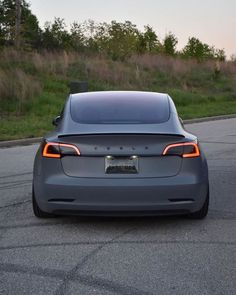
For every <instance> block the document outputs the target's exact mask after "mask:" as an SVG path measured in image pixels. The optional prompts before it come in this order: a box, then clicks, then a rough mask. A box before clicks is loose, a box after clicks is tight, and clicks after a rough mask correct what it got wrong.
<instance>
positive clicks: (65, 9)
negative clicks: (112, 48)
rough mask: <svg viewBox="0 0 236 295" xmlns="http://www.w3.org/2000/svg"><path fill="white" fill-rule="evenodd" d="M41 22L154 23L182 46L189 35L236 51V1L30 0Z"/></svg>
mask: <svg viewBox="0 0 236 295" xmlns="http://www.w3.org/2000/svg"><path fill="white" fill-rule="evenodd" d="M29 2H30V3H31V9H32V12H33V13H34V14H35V15H36V16H37V17H38V19H39V21H40V25H41V26H43V24H44V23H45V22H46V21H53V19H54V17H60V18H64V19H65V21H66V23H67V24H68V25H70V24H71V23H73V21H78V22H83V21H85V20H88V19H92V20H95V21H97V22H103V21H106V22H110V21H111V20H116V21H122V22H123V21H125V20H129V21H131V22H133V23H134V24H136V25H137V26H138V28H140V29H143V26H144V25H147V24H149V25H151V26H152V27H153V28H154V29H155V31H156V32H157V34H158V36H159V38H160V39H163V37H164V36H165V34H166V33H168V32H169V31H171V32H172V33H174V34H175V35H176V36H177V38H178V39H179V45H178V47H179V48H182V47H183V46H184V45H185V44H186V43H187V41H188V37H192V36H194V37H197V38H199V39H200V40H201V41H203V42H205V43H207V44H209V45H215V46H216V47H217V48H220V49H221V48H224V49H225V51H226V53H227V55H228V57H230V55H231V54H236V0H162V1H161V0H156V1H155V0H83V1H82V0H29Z"/></svg>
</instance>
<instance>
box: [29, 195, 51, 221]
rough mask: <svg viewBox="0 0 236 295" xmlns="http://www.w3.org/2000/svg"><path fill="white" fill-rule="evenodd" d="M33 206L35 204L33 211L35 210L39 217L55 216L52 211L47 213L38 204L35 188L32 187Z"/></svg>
mask: <svg viewBox="0 0 236 295" xmlns="http://www.w3.org/2000/svg"><path fill="white" fill-rule="evenodd" d="M32 206H33V212H34V215H35V216H36V217H38V218H52V217H55V216H54V215H53V214H50V213H46V212H44V211H42V210H41V209H40V208H39V206H38V204H37V201H36V199H35V194H34V189H32Z"/></svg>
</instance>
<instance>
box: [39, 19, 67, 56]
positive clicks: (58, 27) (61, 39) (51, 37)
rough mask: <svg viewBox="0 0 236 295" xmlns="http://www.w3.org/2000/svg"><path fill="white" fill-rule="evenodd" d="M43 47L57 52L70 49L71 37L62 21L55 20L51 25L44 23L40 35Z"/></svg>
mask: <svg viewBox="0 0 236 295" xmlns="http://www.w3.org/2000/svg"><path fill="white" fill-rule="evenodd" d="M42 42H43V47H45V48H47V49H53V50H59V49H68V48H70V47H71V35H70V34H69V32H68V31H67V30H66V25H65V21H64V19H61V18H55V19H54V22H53V23H50V22H46V23H45V26H44V31H43V33H42Z"/></svg>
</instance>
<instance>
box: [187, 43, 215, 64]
mask: <svg viewBox="0 0 236 295" xmlns="http://www.w3.org/2000/svg"><path fill="white" fill-rule="evenodd" d="M183 55H184V56H186V57H192V58H196V59H197V60H199V61H200V60H203V59H212V58H214V57H215V54H214V48H213V47H210V46H209V45H207V44H205V43H202V42H201V41H200V40H199V39H197V38H194V37H192V38H189V40H188V43H187V45H186V46H185V47H184V49H183Z"/></svg>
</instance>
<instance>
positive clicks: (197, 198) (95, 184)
mask: <svg viewBox="0 0 236 295" xmlns="http://www.w3.org/2000/svg"><path fill="white" fill-rule="evenodd" d="M34 189H35V197H36V201H37V203H38V205H39V207H40V208H41V209H42V210H43V211H45V212H48V213H56V214H72V215H104V216H120V215H129V216H130V215H134V216H136V215H144V216H145V215H172V214H186V213H189V212H195V211H198V210H199V209H200V208H201V207H202V205H203V203H204V201H205V198H206V195H207V190H208V179H207V178H205V179H203V180H202V181H199V179H198V178H197V177H194V176H193V175H183V174H182V175H181V174H180V175H178V176H175V177H167V178H141V179H135V178H134V179H125V178H122V179H117V178H116V179H109V180H108V179H104V178H100V179H99V178H94V179H93V178H74V177H68V176H66V175H65V174H59V175H55V176H51V177H49V178H48V179H47V180H44V181H42V180H41V179H38V178H36V179H35V180H34Z"/></svg>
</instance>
